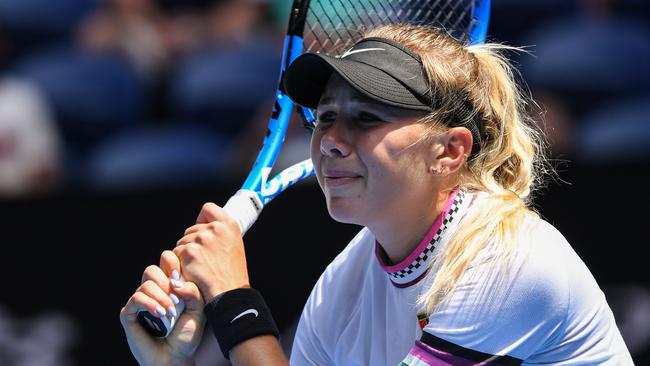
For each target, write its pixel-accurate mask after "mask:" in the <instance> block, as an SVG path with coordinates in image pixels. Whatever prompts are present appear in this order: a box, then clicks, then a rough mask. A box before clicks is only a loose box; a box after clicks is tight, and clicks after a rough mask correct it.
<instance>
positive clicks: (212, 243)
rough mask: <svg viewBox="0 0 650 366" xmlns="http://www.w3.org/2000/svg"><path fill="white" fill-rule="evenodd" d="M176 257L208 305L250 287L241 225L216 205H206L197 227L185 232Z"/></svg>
mask: <svg viewBox="0 0 650 366" xmlns="http://www.w3.org/2000/svg"><path fill="white" fill-rule="evenodd" d="M174 254H176V255H177V256H178V258H179V259H180V261H181V268H182V269H183V271H182V273H183V276H184V277H185V278H186V279H187V280H189V281H191V282H194V283H196V285H197V286H198V287H199V289H200V290H201V294H202V295H203V298H204V299H205V300H206V302H209V301H210V300H211V299H212V298H214V297H215V296H217V295H219V294H221V293H223V292H226V291H229V290H232V289H236V288H242V287H250V284H249V280H248V270H247V268H246V253H245V252H244V242H243V240H242V234H241V232H240V229H239V225H237V223H236V222H235V221H234V220H233V219H232V218H231V217H230V216H229V215H228V213H227V212H226V211H225V210H224V209H223V208H221V207H219V206H217V205H215V204H214V203H206V204H205V205H203V208H202V209H201V212H200V213H199V217H198V218H197V220H196V225H194V226H192V227H190V228H188V229H187V230H186V231H185V236H183V238H181V239H180V240H179V241H178V243H177V246H176V248H175V249H174Z"/></svg>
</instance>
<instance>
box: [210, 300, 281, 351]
mask: <svg viewBox="0 0 650 366" xmlns="http://www.w3.org/2000/svg"><path fill="white" fill-rule="evenodd" d="M203 312H204V313H205V315H206V316H207V318H208V323H209V324H210V326H211V327H212V331H213V332H214V335H215V337H217V342H219V347H221V352H223V355H224V357H226V358H227V359H230V350H231V349H232V348H233V347H235V346H236V345H238V344H239V343H241V342H243V341H245V340H247V339H250V338H253V337H257V336H261V335H273V336H275V337H276V338H279V337H280V332H279V331H278V327H277V326H276V325H275V321H273V317H272V316H271V310H270V309H269V308H268V306H266V302H264V298H263V297H262V295H261V294H260V293H259V292H258V291H257V290H255V289H252V288H238V289H235V290H230V291H226V292H224V293H222V294H220V295H217V296H216V297H215V298H214V299H212V300H211V301H210V302H209V303H207V304H206V305H205V308H203Z"/></svg>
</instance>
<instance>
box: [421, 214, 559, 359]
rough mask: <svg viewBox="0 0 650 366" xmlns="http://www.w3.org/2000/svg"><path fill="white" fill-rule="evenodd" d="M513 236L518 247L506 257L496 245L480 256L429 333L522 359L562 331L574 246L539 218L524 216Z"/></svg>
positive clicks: (434, 318) (435, 317)
mask: <svg viewBox="0 0 650 366" xmlns="http://www.w3.org/2000/svg"><path fill="white" fill-rule="evenodd" d="M515 240H516V241H517V243H516V245H517V246H516V247H517V250H516V251H515V254H514V255H513V257H512V258H510V259H509V260H508V261H503V260H502V258H501V256H500V251H499V248H498V247H494V246H488V247H487V248H486V250H484V251H483V252H482V253H481V254H480V255H479V256H478V257H477V260H476V261H475V262H473V264H472V266H471V267H470V268H468V270H467V271H466V273H465V274H464V275H463V276H462V277H461V279H460V281H459V283H458V285H457V287H456V290H455V291H454V292H453V293H452V294H450V295H449V297H448V299H447V300H446V301H445V302H443V303H442V304H441V306H440V307H439V308H438V309H437V310H436V311H435V312H434V313H433V314H431V316H430V318H429V324H428V325H427V327H426V328H425V332H426V333H428V334H430V335H433V336H435V337H439V338H440V339H441V340H444V341H446V342H449V343H450V344H454V345H458V346H462V347H465V348H468V349H471V350H475V351H478V352H483V353H485V354H491V355H496V354H508V355H510V356H512V357H516V358H518V359H524V358H526V357H527V356H528V355H530V354H532V353H533V352H534V351H535V350H538V349H541V348H544V347H545V345H546V344H547V342H548V341H549V340H550V339H553V338H554V337H556V336H557V335H558V334H559V330H560V329H561V328H562V326H563V323H564V321H565V318H566V314H567V311H568V307H569V298H570V282H569V271H568V270H567V266H566V265H565V263H564V262H565V260H564V259H563V258H562V256H563V255H564V254H563V253H564V252H566V251H567V250H570V246H569V244H568V242H567V241H566V239H564V237H563V236H562V234H561V233H559V232H558V231H557V230H556V229H555V228H554V227H553V226H552V225H550V224H549V223H547V222H546V221H544V220H541V219H539V218H535V217H530V218H528V219H526V222H525V223H524V225H522V227H521V228H520V231H519V233H518V235H517V236H516V238H515ZM443 343H444V342H443ZM504 350H508V352H504Z"/></svg>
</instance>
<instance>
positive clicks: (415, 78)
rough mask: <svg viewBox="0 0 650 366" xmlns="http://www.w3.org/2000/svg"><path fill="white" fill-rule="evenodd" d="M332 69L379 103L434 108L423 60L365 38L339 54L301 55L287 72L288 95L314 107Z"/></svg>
mask: <svg viewBox="0 0 650 366" xmlns="http://www.w3.org/2000/svg"><path fill="white" fill-rule="evenodd" d="M333 72H336V73H337V74H338V75H340V76H341V77H342V78H343V79H344V80H345V81H347V82H348V83H349V84H350V85H351V86H352V87H353V88H355V89H356V90H358V91H359V92H360V93H362V94H363V95H366V96H368V97H369V98H372V99H374V100H376V101H378V102H380V103H384V104H388V105H392V106H395V107H400V108H406V109H415V110H422V111H431V103H430V97H429V95H430V91H429V82H428V80H427V77H426V74H425V72H424V67H423V66H422V61H421V60H420V58H419V57H418V56H417V55H416V54H414V53H413V52H411V51H410V50H408V49H406V48H405V47H404V46H402V45H400V44H399V43H396V42H393V41H390V40H387V39H382V38H366V39H363V40H361V41H359V42H358V43H357V44H355V45H354V47H352V48H351V49H350V50H349V51H347V52H345V53H344V54H343V55H341V56H339V57H331V56H326V55H321V54H318V53H306V54H304V55H301V56H300V57H298V58H297V59H296V60H294V61H293V63H291V65H290V66H289V68H288V69H287V71H286V74H285V80H284V82H285V89H286V91H287V94H288V95H289V97H290V98H291V99H292V100H293V101H295V102H296V103H298V104H300V105H302V106H303V107H308V108H312V109H315V108H316V106H317V105H318V101H319V100H320V97H321V95H322V94H323V91H324V90H325V85H326V84H327V82H328V80H329V79H330V77H331V76H332V73H333Z"/></svg>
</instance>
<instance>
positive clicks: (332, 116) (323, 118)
mask: <svg viewBox="0 0 650 366" xmlns="http://www.w3.org/2000/svg"><path fill="white" fill-rule="evenodd" d="M335 120H336V113H335V112H332V111H326V112H323V113H321V114H319V115H318V118H316V125H317V126H319V125H321V124H331V123H334V121H335Z"/></svg>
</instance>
